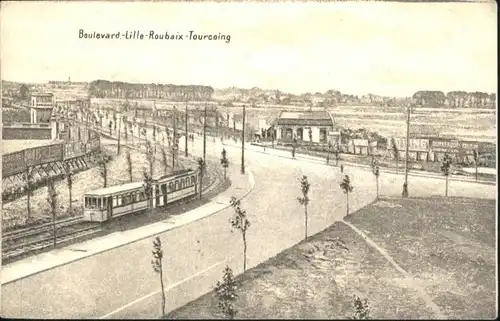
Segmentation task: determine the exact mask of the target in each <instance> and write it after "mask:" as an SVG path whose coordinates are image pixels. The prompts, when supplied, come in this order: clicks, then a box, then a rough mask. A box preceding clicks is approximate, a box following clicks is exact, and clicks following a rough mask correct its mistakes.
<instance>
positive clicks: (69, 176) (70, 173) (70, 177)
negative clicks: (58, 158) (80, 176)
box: [64, 162, 73, 215]
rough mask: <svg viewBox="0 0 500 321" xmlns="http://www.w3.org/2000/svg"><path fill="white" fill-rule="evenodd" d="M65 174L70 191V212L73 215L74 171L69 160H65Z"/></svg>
mask: <svg viewBox="0 0 500 321" xmlns="http://www.w3.org/2000/svg"><path fill="white" fill-rule="evenodd" d="M64 175H65V176H66V184H67V185H68V192H69V206H68V214H69V215H71V213H72V207H73V171H72V170H71V169H70V167H69V164H68V163H67V162H64Z"/></svg>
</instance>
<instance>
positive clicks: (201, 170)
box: [198, 157, 205, 200]
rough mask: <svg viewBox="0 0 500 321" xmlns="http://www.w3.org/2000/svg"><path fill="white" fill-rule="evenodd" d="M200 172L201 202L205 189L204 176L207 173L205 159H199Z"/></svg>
mask: <svg viewBox="0 0 500 321" xmlns="http://www.w3.org/2000/svg"><path fill="white" fill-rule="evenodd" d="M198 170H199V172H200V200H201V195H202V187H203V174H204V172H205V162H204V161H203V158H201V157H200V158H198Z"/></svg>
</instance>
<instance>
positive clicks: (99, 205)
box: [97, 198, 101, 208]
mask: <svg viewBox="0 0 500 321" xmlns="http://www.w3.org/2000/svg"><path fill="white" fill-rule="evenodd" d="M97 207H98V208H101V198H98V199H97Z"/></svg>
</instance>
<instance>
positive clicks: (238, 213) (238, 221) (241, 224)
mask: <svg viewBox="0 0 500 321" xmlns="http://www.w3.org/2000/svg"><path fill="white" fill-rule="evenodd" d="M229 203H230V204H231V207H232V208H233V209H234V216H233V217H232V218H231V219H230V220H229V222H230V223H231V227H232V228H233V229H237V230H240V232H241V236H242V237H243V271H246V270H247V230H248V228H249V227H250V225H251V224H250V221H249V220H248V219H247V212H246V211H244V210H242V209H241V207H240V201H239V200H237V199H236V197H234V196H233V197H231V200H230V201H229ZM231 232H232V230H231Z"/></svg>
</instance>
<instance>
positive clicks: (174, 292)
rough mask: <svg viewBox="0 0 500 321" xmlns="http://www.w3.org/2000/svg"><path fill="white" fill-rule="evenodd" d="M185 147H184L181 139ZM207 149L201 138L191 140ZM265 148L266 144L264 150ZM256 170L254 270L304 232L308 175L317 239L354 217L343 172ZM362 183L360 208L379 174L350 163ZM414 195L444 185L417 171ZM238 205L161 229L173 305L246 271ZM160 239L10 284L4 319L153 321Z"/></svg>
mask: <svg viewBox="0 0 500 321" xmlns="http://www.w3.org/2000/svg"><path fill="white" fill-rule="evenodd" d="M180 145H181V147H183V146H184V143H183V142H182V141H181V143H180ZM224 147H225V148H226V150H227V153H228V157H229V160H230V163H231V165H230V166H231V173H230V175H238V171H239V166H240V158H241V154H240V149H239V148H237V147H233V146H229V145H226V146H224ZM189 149H190V153H191V152H194V153H195V154H200V153H201V151H202V145H201V140H200V139H196V141H195V142H194V143H190V145H189ZM221 150H222V146H221V144H220V142H219V141H218V140H217V141H216V143H215V144H213V143H212V141H211V140H209V142H208V143H207V155H214V156H216V157H217V158H218V157H219V155H220V151H221ZM260 150H262V149H260ZM245 156H246V160H247V170H251V171H252V173H253V175H254V177H255V182H256V183H255V188H254V190H253V192H252V193H250V195H249V196H248V197H247V198H246V199H245V200H244V201H243V207H244V209H246V210H247V211H248V215H249V219H250V220H251V222H252V226H251V228H250V230H249V232H248V237H247V238H248V246H249V247H248V267H252V266H255V265H256V264H258V263H260V262H262V261H264V260H266V259H267V258H269V257H271V256H273V255H275V254H277V253H279V252H280V251H282V250H283V249H286V248H288V247H290V246H292V245H294V244H295V243H297V242H299V241H300V240H301V239H302V238H303V235H304V215H303V210H302V208H301V207H300V205H299V204H298V202H297V200H296V198H297V197H298V196H300V187H299V179H300V176H301V175H308V177H309V181H310V183H311V192H310V198H311V203H310V206H309V218H310V220H309V235H312V234H314V233H316V232H319V231H321V230H323V229H324V228H326V227H327V226H329V225H330V224H331V223H333V222H334V221H335V220H339V219H341V218H342V217H343V215H344V213H345V195H344V194H343V193H342V192H341V190H340V187H339V185H338V184H339V179H340V176H341V175H340V173H339V169H338V168H332V167H326V166H325V165H322V164H315V163H310V162H305V161H301V160H292V159H287V158H282V157H276V156H273V155H268V154H263V153H261V152H258V151H253V150H247V151H246V152H245ZM345 173H347V174H349V175H350V176H351V179H352V182H353V184H354V186H355V188H354V191H353V193H352V195H351V196H350V204H351V210H355V209H357V208H359V207H361V206H364V205H366V204H367V203H369V202H371V201H372V200H373V199H374V197H375V180H374V178H373V175H372V174H371V173H370V172H369V171H366V170H365V169H360V168H354V167H353V168H350V167H347V168H346V169H345ZM402 183H403V176H401V175H394V174H385V175H383V176H381V177H380V185H381V193H382V194H385V195H399V194H400V192H401V185H402ZM410 193H411V195H412V196H424V195H433V194H436V195H442V194H443V193H444V181H442V180H437V179H431V178H423V177H412V178H411V180H410ZM450 195H452V196H458V195H463V196H473V197H484V198H494V197H495V195H496V188H495V187H494V186H485V185H478V184H473V183H465V182H453V183H450ZM231 215H232V211H231V209H228V210H225V211H222V212H220V213H218V214H216V215H213V216H210V217H208V218H206V219H204V220H201V221H197V222H194V223H192V224H190V225H187V226H184V227H181V228H178V229H176V230H172V231H169V232H168V233H165V234H163V235H161V238H162V241H163V243H164V252H165V263H164V264H165V273H166V275H165V284H166V287H167V289H168V292H167V307H168V310H172V309H175V308H177V307H179V306H181V305H183V304H184V303H186V302H188V301H190V300H193V299H195V298H196V297H198V296H199V295H200V294H202V293H204V292H206V291H208V290H210V289H211V288H212V287H213V285H214V284H215V282H216V280H218V279H219V278H220V276H221V275H222V270H223V268H224V265H225V264H229V266H231V267H232V268H233V269H234V270H235V271H236V273H240V272H241V271H242V258H241V253H242V241H241V235H240V234H238V233H237V232H236V233H232V232H231V230H230V227H229V223H228V219H229V217H230V216H231ZM151 241H152V240H144V241H139V242H136V243H134V244H130V245H127V246H124V247H121V248H117V249H115V250H112V251H109V252H105V253H102V254H99V255H96V256H93V257H90V258H87V259H84V260H81V261H78V262H75V263H72V264H70V265H67V266H63V267H59V268H57V269H55V270H52V271H49V272H45V273H42V274H39V275H37V276H33V277H30V278H28V279H25V280H21V281H18V282H15V283H12V284H7V285H6V286H4V287H3V288H2V298H3V299H2V306H3V310H2V311H3V312H4V313H3V315H4V316H11V317H38V318H44V317H45V318H54V317H55V318H89V317H90V318H99V317H106V318H150V317H151V318H152V317H157V316H158V315H159V313H160V311H159V307H160V301H159V299H160V296H159V294H158V290H159V281H158V276H157V275H155V274H154V273H153V270H152V268H151V264H150V260H151V257H150V251H151Z"/></svg>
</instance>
